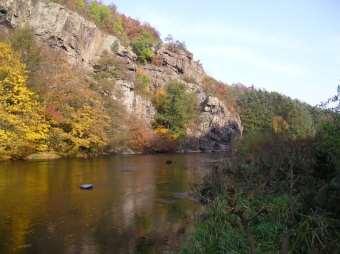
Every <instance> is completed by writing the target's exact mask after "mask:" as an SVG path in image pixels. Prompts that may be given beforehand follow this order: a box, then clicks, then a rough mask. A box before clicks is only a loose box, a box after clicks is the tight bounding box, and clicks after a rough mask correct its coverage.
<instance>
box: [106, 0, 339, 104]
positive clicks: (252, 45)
mask: <svg viewBox="0 0 340 254" xmlns="http://www.w3.org/2000/svg"><path fill="white" fill-rule="evenodd" d="M104 2H106V3H112V2H113V3H114V4H115V5H116V6H117V7H118V10H119V11H120V12H122V13H124V14H126V15H128V16H131V17H134V18H137V19H139V20H141V21H146V22H148V23H150V24H151V25H152V26H153V27H155V28H156V29H157V30H158V31H159V32H160V33H161V37H162V38H165V37H166V36H167V35H168V34H171V35H172V36H173V37H174V39H177V40H180V41H185V43H186V45H187V47H188V49H189V50H190V51H191V52H193V54H194V56H195V59H197V60H200V61H201V63H202V64H203V66H204V69H205V70H206V72H207V73H208V74H210V75H212V76H213V77H214V78H216V79H218V80H221V81H223V82H226V83H228V84H232V83H237V82H241V83H244V84H246V85H254V86H255V87H257V88H264V89H266V90H269V91H276V92H280V93H283V94H285V95H288V96H290V97H292V98H297V99H299V100H301V101H304V102H308V103H310V104H313V105H315V104H318V103H319V102H320V101H324V100H326V99H327V98H329V97H331V96H332V95H335V94H336V88H337V85H338V84H340V0H283V1H281V0H275V1H273V0H256V1H255V0H238V1H235V0H233V1H231V0H224V1H222V0H210V1H206V0H205V1H203V0H171V1H161V0H158V1H157V0H114V1H110V0H104Z"/></svg>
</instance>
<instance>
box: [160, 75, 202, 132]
mask: <svg viewBox="0 0 340 254" xmlns="http://www.w3.org/2000/svg"><path fill="white" fill-rule="evenodd" d="M154 103H155V106H156V109H157V114H156V120H155V124H154V125H155V126H156V127H164V128H166V129H168V130H170V131H171V132H172V133H173V134H174V135H175V137H183V136H185V133H186V128H187V127H188V124H189V123H190V122H192V121H193V120H194V119H195V118H196V116H197V112H198V105H197V99H196V95H195V94H194V93H192V92H188V91H187V90H186V88H185V86H184V84H182V83H180V82H178V81H173V82H170V83H169V84H168V85H167V87H166V90H165V91H164V93H159V94H157V95H156V98H155V99H154Z"/></svg>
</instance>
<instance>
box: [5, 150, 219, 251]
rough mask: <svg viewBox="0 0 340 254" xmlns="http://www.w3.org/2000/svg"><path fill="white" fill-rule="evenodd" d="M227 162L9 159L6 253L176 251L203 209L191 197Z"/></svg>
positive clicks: (207, 158)
mask: <svg viewBox="0 0 340 254" xmlns="http://www.w3.org/2000/svg"><path fill="white" fill-rule="evenodd" d="M220 158H221V154H172V155H171V154H163V155H135V156H114V157H110V158H100V159H94V160H80V159H79V160H78V159H69V160H64V159H63V160H56V161H48V162H29V161H17V162H2V163H0V253H1V254H7V253H25V254H26V253H29V254H31V253H34V254H39V253H48V254H53V253H58V254H59V253H72V254H73V253H82V254H83V253H85V254H87V253H117V254H118V253H124V254H125V253H168V251H169V250H174V249H176V248H177V247H178V238H179V237H178V235H181V234H183V233H184V232H185V229H186V228H187V227H189V225H190V221H192V217H193V214H195V212H196V211H197V210H198V209H199V207H200V206H199V204H198V203H197V202H195V201H193V200H192V199H191V198H190V196H189V195H188V194H187V192H189V191H190V190H192V186H193V185H194V184H195V183H198V182H199V181H200V180H201V179H202V176H203V175H204V174H205V173H206V172H207V171H208V170H209V168H210V167H211V166H212V164H213V162H214V161H216V160H218V159H220ZM168 160H170V161H171V162H172V163H171V164H167V163H166V162H167V161H168ZM83 183H92V184H94V189H93V190H90V191H85V190H81V189H80V188H79V185H80V184H83Z"/></svg>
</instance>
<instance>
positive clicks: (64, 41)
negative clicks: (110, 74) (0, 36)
mask: <svg viewBox="0 0 340 254" xmlns="http://www.w3.org/2000/svg"><path fill="white" fill-rule="evenodd" d="M24 25H28V26H30V27H32V28H33V30H34V33H35V37H36V39H37V41H39V42H41V43H43V44H45V45H48V46H49V47H52V48H56V49H59V50H60V52H62V53H64V54H65V55H66V56H67V57H68V59H69V61H70V62H71V63H73V64H77V65H82V66H83V67H84V68H85V69H87V71H88V72H92V71H93V69H92V68H93V67H95V68H98V66H96V63H97V60H98V58H99V57H100V56H101V55H102V54H103V53H104V54H112V55H113V56H114V57H116V58H118V59H119V61H120V62H121V63H122V64H123V65H124V68H125V69H126V71H127V72H129V73H130V74H131V75H129V77H130V78H126V79H124V78H122V79H120V80H116V81H113V82H115V88H116V89H118V90H119V91H120V96H119V98H117V96H112V99H115V100H120V101H121V104H122V105H124V107H125V108H126V110H127V112H128V113H130V114H133V115H134V116H135V117H136V118H139V119H142V120H144V121H145V122H146V123H147V124H148V125H149V126H150V125H151V123H152V121H153V119H154V116H155V113H156V110H155V108H154V106H153V104H152V101H151V99H150V98H146V97H143V96H141V95H138V94H137V93H136V91H135V84H134V82H133V80H134V77H135V76H136V73H137V62H136V55H135V54H134V53H133V52H132V51H131V50H130V49H129V48H126V47H123V46H122V45H121V43H120V42H119V40H118V39H117V38H116V37H115V36H113V35H109V34H106V33H104V32H102V31H101V30H100V29H98V28H97V26H96V25H95V24H94V23H93V22H91V21H88V20H86V19H85V18H83V17H82V16H80V15H79V14H77V13H75V12H72V11H70V10H68V9H66V8H65V7H64V6H62V5H59V4H56V3H52V2H50V1H47V0H0V26H2V27H12V28H16V27H22V26H24ZM114 44H115V46H117V47H116V49H115V50H114V51H113V50H112V46H113V45H114ZM139 68H141V69H142V71H143V73H145V74H146V75H148V76H149V77H150V79H151V85H152V87H151V89H152V90H155V89H157V88H159V87H162V86H164V85H166V84H167V83H168V82H169V81H171V80H179V81H181V82H183V83H184V84H185V85H186V87H187V89H188V90H191V91H193V92H194V93H195V94H196V95H197V98H198V102H199V105H200V112H199V119H198V121H197V123H196V124H195V125H194V126H191V127H190V128H188V130H187V134H188V139H187V140H185V142H183V144H182V149H183V150H195V151H215V150H226V149H228V145H229V144H230V142H231V140H232V139H233V138H234V137H237V136H239V135H241V134H242V125H241V121H240V118H239V116H238V114H237V113H236V112H233V111H232V110H230V109H229V108H228V106H227V105H225V104H224V103H223V102H222V101H221V100H219V99H218V98H217V97H213V96H210V95H208V94H207V92H206V91H205V90H204V88H203V85H202V82H203V80H204V78H205V77H206V74H205V72H204V69H203V67H202V65H201V64H200V63H199V62H198V61H195V60H194V59H193V55H192V53H190V52H189V51H188V50H186V49H185V48H173V47H171V45H169V44H163V45H161V46H160V47H159V48H158V49H156V50H155V57H154V61H153V63H149V64H146V65H143V66H140V67H139ZM131 77H132V78H131Z"/></svg>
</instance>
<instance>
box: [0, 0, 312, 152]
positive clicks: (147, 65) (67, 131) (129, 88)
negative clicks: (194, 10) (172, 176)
mask: <svg viewBox="0 0 340 254" xmlns="http://www.w3.org/2000/svg"><path fill="white" fill-rule="evenodd" d="M0 26H1V34H0V36H1V41H3V44H2V48H3V49H4V50H5V49H6V52H7V54H5V55H2V56H1V57H2V61H4V62H6V61H8V59H9V58H10V59H13V58H16V65H18V66H20V68H19V67H18V68H19V71H20V75H21V78H22V79H23V82H22V83H21V84H20V87H25V89H28V90H27V91H26V92H25V93H26V94H22V95H21V94H19V96H18V97H19V100H21V99H22V98H23V97H25V96H27V94H29V96H28V97H29V100H30V101H31V102H32V103H33V104H35V105H37V106H36V107H35V108H32V109H31V111H32V112H30V113H31V114H33V115H36V117H35V118H36V120H35V121H36V122H39V123H42V126H40V127H39V128H38V129H35V128H31V127H32V124H33V125H35V126H36V124H34V123H32V122H30V121H28V120H27V119H26V118H27V113H25V110H26V109H25V105H24V104H25V103H26V102H25V101H23V102H22V103H23V104H22V107H21V108H20V110H19V111H18V112H13V111H11V110H12V109H11V108H10V106H9V105H7V104H6V103H5V104H3V108H2V109H1V110H2V111H4V113H3V114H4V115H6V114H7V115H6V118H7V120H4V123H3V124H2V125H1V131H2V133H1V135H2V137H3V140H6V142H3V143H2V145H1V147H0V154H1V156H2V157H3V158H24V157H26V156H28V155H30V154H35V153H37V152H39V153H41V152H44V153H46V152H47V153H57V154H59V155H61V156H80V157H90V156H95V155H100V154H107V153H128V154H133V153H144V152H169V151H179V152H183V151H224V150H228V149H229V148H230V144H231V142H232V141H233V140H234V139H235V138H237V137H239V136H240V135H242V133H243V126H242V124H241V120H242V121H244V122H245V123H246V125H247V128H248V126H249V122H250V121H257V119H258V116H256V114H255V113H256V112H250V113H249V112H248V113H249V114H250V115H249V114H247V113H246V112H245V111H246V110H247V109H253V108H256V107H255V106H254V103H255V104H256V103H257V102H256V100H255V101H254V103H253V105H252V104H251V103H250V104H248V102H251V101H252V99H251V98H252V97H250V100H248V101H247V100H244V96H245V94H244V93H243V92H240V89H239V87H232V86H228V85H226V84H224V83H221V82H218V81H216V80H215V79H213V78H212V77H209V76H208V75H207V74H206V73H205V71H204V69H203V67H202V65H201V64H200V63H199V62H198V61H195V60H194V58H193V54H192V53H191V52H189V51H188V49H186V47H185V45H184V43H182V42H179V41H176V40H174V39H172V38H167V39H166V41H165V42H163V41H161V39H160V38H159V35H158V33H157V31H156V30H155V29H154V28H152V27H151V26H150V25H148V24H144V23H141V22H139V21H137V20H134V19H132V18H129V17H127V16H125V15H123V14H120V13H118V12H117V10H116V8H115V7H114V6H110V7H108V6H105V5H102V4H99V3H97V2H96V1H90V2H85V1H82V0H80V1H74V0H63V1H62V0H58V1H47V0H28V1H26V0H16V1H12V0H0ZM22 64H24V65H22ZM18 68H14V69H7V67H6V68H5V70H3V72H4V73H6V74H5V75H6V76H11V75H17V71H18ZM1 82H3V86H4V87H5V86H8V85H9V86H11V89H13V90H11V91H12V93H8V92H6V96H5V95H4V96H5V97H3V99H4V100H7V99H8V98H7V97H8V96H9V97H11V96H13V95H14V93H15V89H18V88H15V87H16V86H17V85H18V84H17V83H11V84H9V83H8V82H7V81H6V80H3V81H1ZM6 82H7V83H6ZM31 93H32V94H31ZM246 94H247V93H246ZM6 98H7V99H6ZM254 98H255V97H254ZM268 98H269V97H268ZM12 99H13V98H12ZM285 100H286V101H288V102H289V103H291V102H292V100H291V99H289V98H287V99H285ZM282 101H283V100H280V98H279V99H278V101H271V103H272V104H273V105H274V104H276V103H277V102H278V103H279V105H281V104H280V102H282ZM246 102H247V103H246ZM13 103H14V104H15V103H16V102H13ZM291 104H292V103H291ZM293 104H294V105H293ZM293 104H292V105H293V106H292V107H289V108H286V109H284V108H282V109H280V110H279V111H277V112H272V113H271V114H268V115H265V116H262V117H265V118H266V120H265V121H266V128H267V127H269V128H271V125H272V120H273V119H274V118H275V117H282V118H283V120H284V121H285V122H287V124H288V125H289V124H290V121H295V120H296V119H295V116H292V115H291V114H290V113H289V112H290V111H292V112H296V114H295V115H296V116H297V117H299V116H301V115H303V117H305V115H304V114H305V113H307V114H309V113H310V111H309V110H307V111H306V110H305V108H308V107H309V106H308V105H307V106H306V105H303V104H301V103H300V102H297V101H296V102H294V103H293ZM260 105H262V106H264V107H266V106H265V105H264V104H263V103H262V104H261V103H260ZM285 105H286V104H285ZM260 111H261V112H260V113H262V111H263V110H261V109H260ZM238 112H240V113H241V118H242V119H241V118H240V115H239V113H238ZM257 113H259V112H257ZM12 114H14V115H15V118H16V119H15V121H14V120H12V119H11V117H12ZM308 117H309V116H308ZM4 118H5V117H4ZM29 118H30V119H31V120H32V119H35V118H34V117H29ZM260 118H261V117H260ZM310 121H314V119H311V120H310ZM17 123H20V124H22V128H16V127H15V126H16V125H17ZM256 124H257V123H256ZM310 125H313V123H310ZM291 126H292V125H291ZM306 128H307V127H306ZM246 131H247V130H246ZM293 131H296V130H293ZM299 131H300V132H302V135H304V133H305V130H304V129H303V130H299ZM308 131H309V132H308V133H307V134H308V135H309V133H313V131H312V130H308ZM37 132H38V133H37ZM32 137H34V138H32ZM13 143H15V144H17V145H15V146H13ZM52 157H54V156H52Z"/></svg>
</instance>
